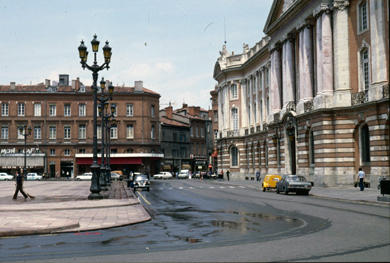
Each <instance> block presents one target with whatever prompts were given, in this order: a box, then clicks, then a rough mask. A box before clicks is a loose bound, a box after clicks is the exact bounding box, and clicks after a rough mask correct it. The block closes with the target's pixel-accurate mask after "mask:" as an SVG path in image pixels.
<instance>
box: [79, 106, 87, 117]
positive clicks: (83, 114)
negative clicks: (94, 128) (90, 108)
mask: <svg viewBox="0 0 390 263" xmlns="http://www.w3.org/2000/svg"><path fill="white" fill-rule="evenodd" d="M85 109H86V107H85V104H79V116H85V114H86V110H85Z"/></svg>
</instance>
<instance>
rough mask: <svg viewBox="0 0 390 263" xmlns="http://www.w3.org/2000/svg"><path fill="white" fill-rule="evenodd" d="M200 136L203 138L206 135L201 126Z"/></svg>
mask: <svg viewBox="0 0 390 263" xmlns="http://www.w3.org/2000/svg"><path fill="white" fill-rule="evenodd" d="M200 137H202V138H203V137H204V136H203V127H200Z"/></svg>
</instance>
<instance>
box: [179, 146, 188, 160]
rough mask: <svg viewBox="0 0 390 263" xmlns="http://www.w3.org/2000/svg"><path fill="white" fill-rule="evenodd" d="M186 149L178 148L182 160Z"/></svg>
mask: <svg viewBox="0 0 390 263" xmlns="http://www.w3.org/2000/svg"><path fill="white" fill-rule="evenodd" d="M186 155H187V154H186V148H185V147H182V148H180V157H182V158H184V157H186Z"/></svg>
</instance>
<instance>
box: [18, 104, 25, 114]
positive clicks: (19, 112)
mask: <svg viewBox="0 0 390 263" xmlns="http://www.w3.org/2000/svg"><path fill="white" fill-rule="evenodd" d="M18 116H24V103H19V104H18Z"/></svg>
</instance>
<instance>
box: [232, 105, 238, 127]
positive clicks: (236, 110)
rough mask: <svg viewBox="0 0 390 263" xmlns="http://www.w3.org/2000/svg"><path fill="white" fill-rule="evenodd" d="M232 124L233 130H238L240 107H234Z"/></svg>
mask: <svg viewBox="0 0 390 263" xmlns="http://www.w3.org/2000/svg"><path fill="white" fill-rule="evenodd" d="M232 124H233V127H232V128H233V131H238V109H237V108H233V109H232Z"/></svg>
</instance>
